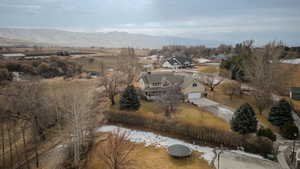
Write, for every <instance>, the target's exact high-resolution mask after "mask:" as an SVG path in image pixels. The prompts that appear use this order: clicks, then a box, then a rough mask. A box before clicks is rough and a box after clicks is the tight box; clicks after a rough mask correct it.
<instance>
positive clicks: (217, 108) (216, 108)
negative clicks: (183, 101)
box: [190, 98, 234, 122]
mask: <svg viewBox="0 0 300 169" xmlns="http://www.w3.org/2000/svg"><path fill="white" fill-rule="evenodd" d="M190 102H192V103H194V104H196V105H197V106H199V107H201V108H203V109H204V110H206V111H208V112H211V113H212V114H214V115H216V116H218V117H220V118H222V119H224V120H226V121H228V122H229V121H230V120H231V118H232V116H233V112H234V110H233V109H232V108H230V107H228V106H225V105H222V104H219V103H217V102H214V101H212V100H209V99H206V98H200V99H194V100H190Z"/></svg>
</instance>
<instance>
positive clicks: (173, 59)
mask: <svg viewBox="0 0 300 169" xmlns="http://www.w3.org/2000/svg"><path fill="white" fill-rule="evenodd" d="M168 62H169V63H170V64H171V65H174V64H175V63H176V64H178V65H184V64H185V63H192V61H191V60H190V59H189V58H187V57H182V56H173V57H170V58H169V59H168Z"/></svg>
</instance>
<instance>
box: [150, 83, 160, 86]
mask: <svg viewBox="0 0 300 169" xmlns="http://www.w3.org/2000/svg"><path fill="white" fill-rule="evenodd" d="M152 86H160V83H152Z"/></svg>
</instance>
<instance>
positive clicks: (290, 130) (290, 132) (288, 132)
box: [280, 123, 299, 140]
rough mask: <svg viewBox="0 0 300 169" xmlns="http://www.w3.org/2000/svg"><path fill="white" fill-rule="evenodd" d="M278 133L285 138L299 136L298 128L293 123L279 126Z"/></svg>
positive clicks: (293, 138)
mask: <svg viewBox="0 0 300 169" xmlns="http://www.w3.org/2000/svg"><path fill="white" fill-rule="evenodd" d="M280 134H281V135H282V137H284V138H286V139H290V140H295V139H297V138H298V137H299V129H298V127H297V126H296V125H295V124H293V123H285V124H284V125H283V126H282V127H281V128H280Z"/></svg>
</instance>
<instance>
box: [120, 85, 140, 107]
mask: <svg viewBox="0 0 300 169" xmlns="http://www.w3.org/2000/svg"><path fill="white" fill-rule="evenodd" d="M140 106H141V104H140V100H139V97H138V94H137V92H136V90H135V88H134V86H133V85H129V86H128V87H127V88H126V89H125V91H124V92H123V94H122V96H121V98H120V109H121V110H138V109H139V108H140Z"/></svg>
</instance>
